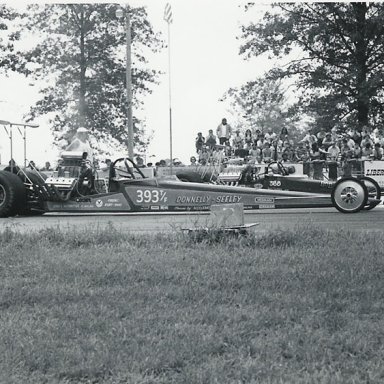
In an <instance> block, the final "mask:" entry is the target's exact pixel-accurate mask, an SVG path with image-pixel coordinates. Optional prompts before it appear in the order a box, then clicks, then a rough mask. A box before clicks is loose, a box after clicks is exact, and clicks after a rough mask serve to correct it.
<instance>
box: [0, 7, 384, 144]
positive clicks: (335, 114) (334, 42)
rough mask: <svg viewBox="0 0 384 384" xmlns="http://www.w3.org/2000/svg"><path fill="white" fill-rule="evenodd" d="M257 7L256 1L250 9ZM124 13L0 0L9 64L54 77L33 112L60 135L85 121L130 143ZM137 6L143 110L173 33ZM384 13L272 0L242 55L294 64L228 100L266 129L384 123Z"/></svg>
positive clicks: (5, 65)
mask: <svg viewBox="0 0 384 384" xmlns="http://www.w3.org/2000/svg"><path fill="white" fill-rule="evenodd" d="M252 7H253V4H252V3H249V4H247V5H246V6H245V9H244V12H249V11H250V10H251V9H252ZM115 11H116V5H115V4H51V5H30V6H28V8H27V10H26V12H25V13H20V12H16V11H15V10H12V9H11V8H10V7H7V6H5V5H1V6H0V36H1V39H0V72H3V73H5V72H8V71H17V72H21V73H24V74H25V75H26V76H29V77H31V78H32V79H34V80H36V81H39V82H41V83H43V82H44V83H45V86H44V87H42V89H41V96H42V97H41V99H40V100H39V101H38V102H37V103H36V104H35V105H34V106H33V107H32V108H31V111H30V114H29V119H33V118H35V117H36V116H39V115H49V116H50V117H51V124H52V129H53V131H54V133H55V137H56V141H57V142H58V143H61V142H62V143H65V142H66V141H67V140H68V139H69V138H70V137H71V135H72V134H73V132H74V130H75V129H76V127H78V126H79V125H85V126H87V127H89V128H90V129H91V130H92V133H93V136H94V137H96V138H97V139H99V140H100V141H108V142H111V143H114V144H116V145H118V144H122V145H123V146H125V144H126V140H127V133H126V130H125V126H126V121H125V119H126V113H125V109H126V105H125V55H124V49H125V35H124V26H123V23H121V22H119V21H118V20H117V19H116V16H115ZM129 12H130V15H131V20H132V41H133V49H132V52H133V60H132V63H133V69H132V79H133V92H134V94H133V99H134V109H137V108H139V107H140V106H141V105H142V103H143V101H144V98H145V96H146V95H148V93H150V92H151V90H152V88H153V86H154V85H155V84H156V82H157V81H158V75H159V73H158V72H156V71H155V70H153V69H151V67H150V65H149V63H148V57H149V56H150V55H151V54H153V53H156V52H158V51H159V50H161V49H162V48H163V41H162V39H161V36H159V34H158V33H156V32H155V31H154V30H153V28H152V26H151V24H150V22H149V20H148V17H147V13H146V11H145V8H142V7H138V8H129ZM383 13H384V5H383V4H382V3H276V4H272V5H271V6H270V9H269V10H268V11H267V12H265V14H264V16H263V18H262V20H261V21H260V22H259V21H258V22H257V23H256V22H254V23H252V22H251V23H249V24H248V25H243V26H242V32H241V37H240V52H239V53H240V55H242V56H243V57H244V59H246V60H248V59H251V58H252V57H256V56H263V57H265V58H266V59H267V58H279V59H281V62H282V63H284V64H282V65H280V66H278V67H275V68H272V69H271V70H269V71H268V72H267V73H266V74H265V75H264V76H263V77H262V78H255V79H252V80H251V81H249V82H248V83H246V84H244V85H242V86H240V87H238V88H231V89H229V90H228V92H227V93H226V94H225V95H224V98H226V99H228V100H230V101H231V103H232V107H233V110H234V112H235V114H236V115H238V116H240V120H241V123H244V124H245V125H249V126H258V127H260V128H264V129H265V128H268V127H272V128H275V129H276V130H278V129H280V128H281V126H282V125H285V126H287V127H288V129H289V128H290V127H291V128H292V129H294V128H295V127H297V126H298V125H300V121H301V120H302V119H303V117H310V118H311V119H312V120H311V121H312V126H313V127H314V128H315V130H318V129H320V128H325V129H326V130H329V129H330V128H332V127H334V126H336V127H338V128H339V129H340V130H341V131H343V130H345V129H346V127H354V126H356V127H357V128H358V129H359V130H361V129H362V127H363V126H365V125H372V126H379V127H381V126H382V125H383V117H382V116H383V102H384V99H383V96H384V95H383V83H384V73H383V65H384V60H383V59H384V39H383V28H384V23H383ZM31 35H33V36H34V37H35V39H33V40H30V38H29V37H28V36H31ZM26 39H28V40H26ZM26 41H27V42H28V43H29V42H31V46H27V44H26V43H25V42H26ZM20 47H22V49H21V48H20ZM287 80H289V84H290V92H287V90H286V85H285V84H286V81H287ZM289 94H291V95H292V94H293V95H294V100H293V101H292V100H290V97H289ZM134 131H135V140H136V147H139V146H140V145H145V144H146V143H145V140H144V138H143V122H141V121H140V120H139V119H138V118H137V117H135V118H134Z"/></svg>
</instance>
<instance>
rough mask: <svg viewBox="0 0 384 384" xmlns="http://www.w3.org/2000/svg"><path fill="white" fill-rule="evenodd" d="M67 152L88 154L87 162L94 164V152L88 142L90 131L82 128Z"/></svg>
mask: <svg viewBox="0 0 384 384" xmlns="http://www.w3.org/2000/svg"><path fill="white" fill-rule="evenodd" d="M65 150H66V151H71V152H75V151H79V152H83V153H84V152H87V160H89V161H90V162H91V163H92V162H93V150H92V147H91V144H90V142H89V140H88V129H87V128H84V127H80V128H78V129H77V131H76V135H75V137H74V138H73V140H72V142H71V144H69V145H68V147H67V148H66V149H65Z"/></svg>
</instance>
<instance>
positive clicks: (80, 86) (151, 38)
mask: <svg viewBox="0 0 384 384" xmlns="http://www.w3.org/2000/svg"><path fill="white" fill-rule="evenodd" d="M115 11H116V5H115V4H52V5H44V6H40V5H32V6H29V8H28V20H27V22H26V24H25V28H27V29H28V30H30V31H33V32H35V33H38V34H39V36H40V41H39V42H38V43H37V44H36V46H34V47H32V49H30V50H28V51H27V52H24V54H23V56H24V58H25V61H26V62H27V63H28V64H27V66H26V68H27V70H28V71H29V72H30V73H31V76H33V77H34V78H35V79H39V80H42V79H47V80H48V85H47V86H45V87H44V88H43V89H42V90H41V93H42V95H43V98H42V99H41V100H40V101H38V102H37V104H36V105H35V106H34V107H33V108H31V113H30V118H31V119H32V118H34V117H35V116H37V115H45V114H50V115H51V116H52V128H53V131H54V132H55V133H56V139H57V141H58V142H61V143H62V145H65V143H66V142H67V141H68V140H69V139H70V138H71V136H72V135H73V133H74V131H75V129H76V128H77V127H79V126H86V127H89V128H90V130H91V132H92V134H93V136H94V137H95V138H96V139H97V140H99V143H100V147H103V145H101V143H103V142H104V143H105V142H109V144H111V145H110V146H112V147H115V146H116V145H117V144H124V145H125V143H126V140H127V132H126V129H125V126H126V105H125V100H126V99H125V92H126V91H125V89H126V88H125V71H126V62H125V33H124V25H123V24H124V23H121V22H119V21H118V20H117V19H116V16H115ZM127 11H129V13H130V16H131V24H132V83H133V87H132V88H133V107H134V109H137V108H139V107H140V106H141V104H142V102H143V101H142V98H143V96H145V95H146V94H148V93H149V92H151V87H150V86H151V84H152V83H154V82H155V81H156V77H157V75H158V73H157V72H156V71H154V70H152V69H150V68H148V67H147V60H146V57H145V55H146V54H148V52H157V51H158V50H159V49H161V48H162V41H161V40H160V38H159V36H158V35H157V34H155V32H154V31H153V29H152V26H151V25H150V23H149V22H148V20H147V14H146V11H145V9H144V8H129V9H127ZM142 123H143V122H141V121H139V120H138V118H137V117H134V133H135V143H138V144H141V145H142V144H144V143H143V142H142V141H141V136H142V129H141V128H140V127H142ZM104 150H105V146H104Z"/></svg>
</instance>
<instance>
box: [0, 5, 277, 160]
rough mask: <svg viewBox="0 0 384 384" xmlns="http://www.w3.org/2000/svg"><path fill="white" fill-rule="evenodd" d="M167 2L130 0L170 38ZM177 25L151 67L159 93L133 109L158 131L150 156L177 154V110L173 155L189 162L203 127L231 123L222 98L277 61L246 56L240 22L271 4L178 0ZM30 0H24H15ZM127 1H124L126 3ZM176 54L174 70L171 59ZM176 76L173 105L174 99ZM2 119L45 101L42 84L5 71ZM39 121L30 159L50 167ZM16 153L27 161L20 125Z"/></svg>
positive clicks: (3, 148)
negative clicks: (158, 73)
mask: <svg viewBox="0 0 384 384" xmlns="http://www.w3.org/2000/svg"><path fill="white" fill-rule="evenodd" d="M166 3H167V1H163V0H141V1H140V0H132V1H131V2H129V4H132V5H133V6H137V5H141V6H145V7H146V8H147V12H148V17H149V20H150V22H151V23H152V25H153V27H154V29H155V31H159V32H161V33H162V34H163V37H164V39H165V40H166V41H168V25H167V23H166V22H165V21H164V20H163V14H164V7H165V4H166ZM169 3H170V4H171V6H172V13H173V23H172V24H171V27H170V51H168V49H164V50H163V51H162V52H161V53H160V54H156V55H154V56H153V57H152V56H151V58H150V66H151V67H153V68H155V69H158V70H161V71H162V72H164V74H163V75H162V76H161V77H160V78H159V81H160V84H159V85H156V86H154V87H153V93H152V94H151V95H149V96H147V97H146V99H145V104H144V108H143V110H140V111H134V114H137V115H138V116H140V117H144V118H145V120H146V131H147V133H148V134H150V133H151V134H152V137H153V138H152V142H151V144H150V146H149V148H148V153H147V159H146V160H147V162H149V161H152V162H154V161H158V160H160V159H162V158H169V157H170V124H169V108H170V105H171V109H172V143H173V157H174V158H175V157H177V158H179V159H181V160H182V161H183V162H186V163H187V162H188V161H189V158H190V156H191V155H194V154H195V146H194V141H195V137H196V135H197V132H203V135H207V134H208V130H209V129H213V130H215V129H216V127H217V126H218V124H219V123H220V121H221V119H222V118H223V117H226V118H227V120H228V122H229V123H231V121H233V120H234V119H235V116H231V114H230V112H229V109H228V105H227V104H226V103H225V102H221V101H220V98H221V97H222V96H223V94H224V93H225V92H226V91H227V90H228V89H229V88H231V87H236V86H240V85H241V84H244V83H245V82H246V81H248V80H251V79H254V78H255V77H258V76H260V75H262V74H263V73H264V71H265V70H267V69H268V68H270V67H271V66H273V65H274V63H273V62H271V61H270V60H266V59H265V58H253V59H252V60H249V61H246V60H244V59H243V58H242V57H240V56H239V48H240V44H241V42H240V40H238V39H237V38H238V37H239V36H240V34H241V30H240V26H241V25H242V24H247V23H248V22H249V20H252V21H256V20H257V18H258V17H260V16H261V15H262V13H263V11H264V10H265V9H266V7H268V5H265V4H264V5H258V6H257V7H256V9H254V10H253V11H252V13H250V14H246V13H244V10H243V7H241V6H240V5H244V4H245V2H244V1H240V0H239V1H236V0H173V1H172V0H171V1H169ZM15 4H21V5H25V3H20V2H19V3H14V2H12V6H15ZM122 4H124V3H122ZM168 55H170V56H169V57H170V64H171V65H170V71H169V65H168ZM169 74H170V79H171V103H170V102H169ZM0 84H1V87H0V120H8V121H11V122H21V121H23V114H24V113H26V112H27V111H28V109H29V107H30V106H31V105H33V104H34V102H35V101H36V100H38V93H37V87H36V86H35V85H33V83H32V82H31V81H30V80H29V79H25V78H24V77H23V76H20V75H10V76H9V77H8V78H6V77H4V76H2V77H0ZM35 122H36V123H38V124H39V125H40V126H39V128H36V129H30V130H28V131H27V158H28V159H29V160H34V161H35V162H36V163H37V164H38V165H43V164H44V162H45V161H46V160H49V161H51V162H53V161H55V160H56V159H57V157H58V153H57V151H56V150H55V149H54V147H53V146H52V136H51V134H50V130H49V126H48V124H47V121H45V119H44V118H39V119H36V121H35ZM13 141H14V157H15V158H16V160H17V161H18V162H20V161H23V149H22V148H23V147H22V145H23V138H22V136H21V135H20V134H19V132H17V130H15V133H14V140H13ZM0 154H1V163H3V164H4V163H6V162H7V161H8V159H9V139H8V136H7V134H6V132H5V130H4V129H3V127H2V126H1V125H0Z"/></svg>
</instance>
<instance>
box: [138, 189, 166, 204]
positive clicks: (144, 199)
mask: <svg viewBox="0 0 384 384" xmlns="http://www.w3.org/2000/svg"><path fill="white" fill-rule="evenodd" d="M161 198H162V195H161V193H160V191H158V190H157V189H144V190H143V189H138V190H137V197H136V201H137V202H138V203H158V202H159V201H160V200H161Z"/></svg>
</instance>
